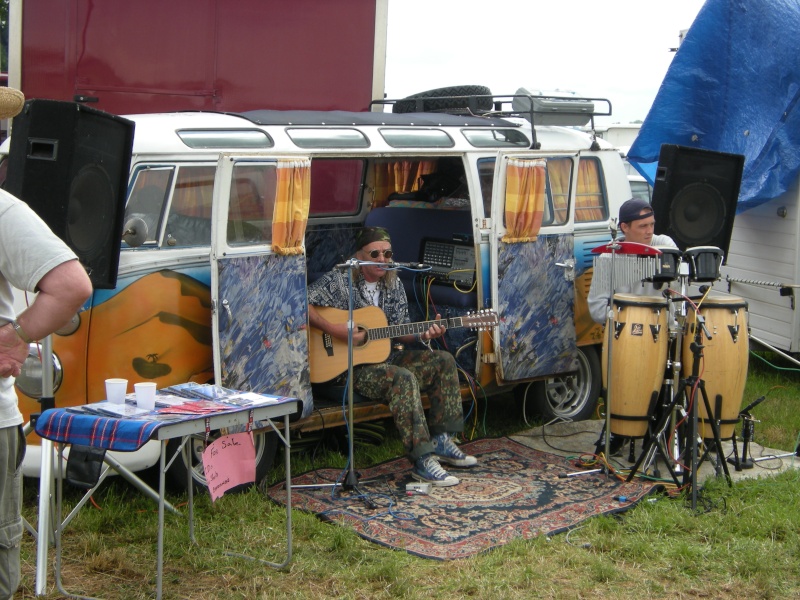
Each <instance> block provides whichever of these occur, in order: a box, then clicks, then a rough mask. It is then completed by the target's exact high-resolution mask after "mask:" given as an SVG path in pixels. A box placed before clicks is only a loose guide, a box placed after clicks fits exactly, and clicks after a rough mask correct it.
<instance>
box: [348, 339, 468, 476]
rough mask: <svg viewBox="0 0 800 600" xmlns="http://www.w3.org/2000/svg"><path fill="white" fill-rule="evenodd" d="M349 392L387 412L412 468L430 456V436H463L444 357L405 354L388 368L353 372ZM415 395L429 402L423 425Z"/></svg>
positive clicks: (449, 362)
mask: <svg viewBox="0 0 800 600" xmlns="http://www.w3.org/2000/svg"><path fill="white" fill-rule="evenodd" d="M353 388H354V389H355V390H356V391H357V392H358V393H359V394H361V395H362V396H366V397H368V398H372V399H373V400H383V401H384V402H385V403H386V404H387V405H388V406H389V410H390V411H391V412H392V416H393V417H394V423H395V426H396V427H397V429H398V431H399V432H400V437H401V439H402V440H403V446H404V447H405V451H406V454H407V455H408V457H409V459H410V460H411V461H412V462H413V461H415V460H416V459H417V458H419V457H420V456H424V455H425V454H429V453H431V452H433V445H432V444H431V435H437V434H439V433H458V432H461V431H463V430H464V413H463V409H462V406H461V392H460V386H459V383H458V370H457V369H456V361H455V359H454V358H453V355H452V354H450V353H448V352H441V351H437V350H435V351H433V352H431V351H430V350H404V351H402V352H400V353H399V354H398V355H397V356H396V357H395V358H394V360H393V361H392V362H391V363H381V364H379V365H363V366H360V367H357V368H356V369H355V370H354V372H353ZM420 392H425V393H426V394H427V395H428V399H429V400H430V405H431V406H430V411H429V412H428V419H427V421H426V420H425V412H424V410H423V408H422V400H421V399H420Z"/></svg>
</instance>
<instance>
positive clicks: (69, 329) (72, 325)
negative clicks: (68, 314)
mask: <svg viewBox="0 0 800 600" xmlns="http://www.w3.org/2000/svg"><path fill="white" fill-rule="evenodd" d="M80 326H81V315H80V314H79V313H75V314H74V315H72V318H71V319H70V320H69V322H68V323H65V324H64V325H63V326H62V327H59V328H58V329H56V330H55V331H54V332H53V333H55V334H56V335H60V336H68V335H72V334H73V333H75V332H76V331H78V327H80Z"/></svg>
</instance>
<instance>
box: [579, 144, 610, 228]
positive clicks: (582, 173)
mask: <svg viewBox="0 0 800 600" xmlns="http://www.w3.org/2000/svg"><path fill="white" fill-rule="evenodd" d="M607 218H608V216H607V215H606V210H605V201H604V199H603V188H602V186H601V185H600V171H599V167H598V161H597V160H596V159H593V158H581V160H580V162H579V163H578V195H577V198H576V200H575V222H576V223H585V222H587V221H605V220H606V219H607Z"/></svg>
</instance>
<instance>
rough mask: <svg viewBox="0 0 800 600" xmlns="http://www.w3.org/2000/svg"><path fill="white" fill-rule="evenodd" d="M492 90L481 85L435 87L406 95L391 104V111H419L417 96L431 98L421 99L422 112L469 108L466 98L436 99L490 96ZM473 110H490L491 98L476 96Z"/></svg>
mask: <svg viewBox="0 0 800 600" xmlns="http://www.w3.org/2000/svg"><path fill="white" fill-rule="evenodd" d="M491 95H492V90H490V89H489V88H488V87H486V86H483V85H454V86H450V87H443V88H437V89H435V90H428V91H427V92H420V93H419V94H412V95H411V96H406V97H405V98H404V99H403V100H399V101H397V102H395V104H394V105H393V106H392V112H393V113H411V112H420V111H419V110H418V109H417V99H418V98H431V99H430V100H423V101H422V112H445V111H448V110H453V109H465V108H470V104H469V99H468V98H447V99H445V100H437V98H442V97H443V96H491ZM471 108H473V110H483V111H485V110H492V99H491V98H476V99H475V100H474V105H473V106H472V107H471Z"/></svg>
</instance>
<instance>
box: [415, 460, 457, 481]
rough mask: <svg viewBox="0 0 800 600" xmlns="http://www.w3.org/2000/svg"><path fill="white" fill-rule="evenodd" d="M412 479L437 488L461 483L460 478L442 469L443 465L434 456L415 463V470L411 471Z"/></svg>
mask: <svg viewBox="0 0 800 600" xmlns="http://www.w3.org/2000/svg"><path fill="white" fill-rule="evenodd" d="M411 477H413V478H414V479H416V480H417V481H421V482H422V483H430V484H431V485H433V486H436V487H450V486H451V485H458V484H459V483H460V482H459V480H458V477H453V476H452V475H448V474H447V471H445V470H444V469H443V468H442V465H440V464H439V462H438V461H437V460H436V459H435V458H434V457H433V455H432V454H426V455H425V456H421V457H420V458H418V459H417V460H416V461H415V462H414V468H413V469H411Z"/></svg>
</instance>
